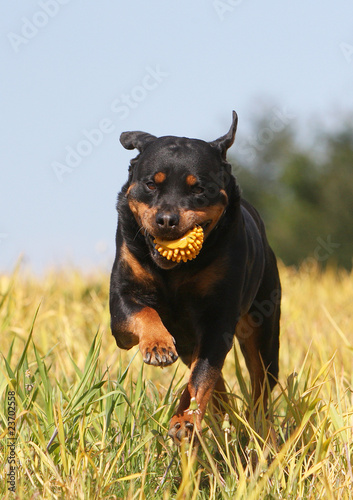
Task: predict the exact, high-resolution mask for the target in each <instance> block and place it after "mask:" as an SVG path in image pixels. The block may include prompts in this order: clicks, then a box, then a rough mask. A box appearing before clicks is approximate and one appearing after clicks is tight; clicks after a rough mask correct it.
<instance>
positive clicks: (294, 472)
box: [0, 267, 353, 500]
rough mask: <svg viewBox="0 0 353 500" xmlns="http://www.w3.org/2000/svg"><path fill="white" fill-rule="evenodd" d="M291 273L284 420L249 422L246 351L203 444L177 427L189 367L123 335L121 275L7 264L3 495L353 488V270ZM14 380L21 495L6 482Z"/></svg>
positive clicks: (232, 366) (335, 494)
mask: <svg viewBox="0 0 353 500" xmlns="http://www.w3.org/2000/svg"><path fill="white" fill-rule="evenodd" d="M280 271H281V278H282V284H283V295H284V298H283V306H282V333H281V351H280V359H281V363H280V384H279V385H278V386H277V387H276V389H275V391H274V393H273V397H272V402H271V405H270V414H271V419H272V423H270V421H269V420H267V419H265V418H264V416H263V415H262V418H259V421H257V422H253V421H251V419H250V422H248V421H247V420H246V417H245V414H246V410H247V408H248V405H249V404H250V401H249V397H248V390H249V382H248V375H247V373H246V371H245V369H244V363H243V360H242V358H241V356H239V362H237V355H236V352H237V351H238V350H237V351H236V350H234V353H230V354H229V356H228V359H227V361H226V366H225V376H226V380H227V382H228V384H229V387H230V389H231V390H232V392H233V393H234V397H233V398H232V400H231V404H230V408H229V419H230V420H229V426H228V423H227V421H226V422H225V423H224V422H223V424H222V422H221V423H217V422H214V421H212V416H211V415H206V419H205V425H204V427H205V430H204V433H203V435H202V437H201V447H200V448H199V450H198V452H197V454H195V453H192V450H191V449H189V450H186V449H181V450H177V449H176V448H175V447H174V446H173V445H172V443H171V441H170V440H169V439H168V438H167V428H168V421H169V419H170V417H171V415H172V412H173V409H174V407H175V404H176V400H177V393H178V392H179V391H180V389H181V387H182V384H183V383H184V381H185V376H186V375H187V370H186V369H185V368H184V367H183V366H182V365H181V364H180V365H179V363H178V362H177V364H176V365H174V366H172V367H169V368H166V369H164V370H163V371H162V370H160V369H156V368H152V367H148V366H144V367H143V366H142V362H141V355H140V354H139V352H137V353H136V350H132V351H129V352H121V351H119V350H118V349H117V348H116V347H115V342H114V339H113V338H112V336H111V334H110V331H109V313H108V302H107V301H108V284H109V277H108V276H107V275H105V274H101V275H96V276H94V277H91V278H88V277H85V276H82V274H80V273H77V272H75V271H70V272H60V273H52V274H48V275H47V276H45V278H43V279H40V280H39V279H36V278H33V277H29V276H27V277H23V276H21V273H20V272H19V271H16V272H14V273H13V274H12V275H11V276H2V277H1V278H0V325H1V353H2V358H1V362H0V397H1V404H0V422H1V431H0V432H1V434H0V438H1V447H0V463H1V464H3V465H2V467H1V470H0V474H1V476H2V481H1V485H0V495H1V498H5V499H6V498H21V499H31V498H33V499H34V498H48V499H52V498H54V499H56V498H58V499H59V498H65V499H69V500H70V499H100V498H111V499H113V498H117V499H130V498H131V499H132V498H134V499H144V498H146V499H148V498H152V497H153V498H154V499H157V498H163V499H164V498H177V499H181V498H183V499H192V498H194V499H204V498H215V499H218V498H220V499H221V498H222V499H223V498H226V499H228V498H229V499H234V498H236V499H242V498H247V499H256V498H266V499H272V498H273V499H279V498H283V499H286V500H287V499H292V498H293V499H294V498H305V499H317V498H328V499H330V498H332V499H335V500H336V499H349V498H352V497H353V491H352V490H353V472H352V461H353V446H352V442H353V371H352V359H353V346H352V344H353V341H352V330H353V318H352V315H353V309H352V303H353V287H352V276H351V275H349V274H348V273H347V272H344V271H334V270H327V271H325V272H323V273H321V272H320V271H319V270H318V269H315V268H311V269H304V268H303V269H301V270H299V271H297V270H294V269H291V268H285V267H281V270H280ZM37 310H38V311H37ZM36 311H37V312H36ZM239 365H240V367H241V368H242V373H243V376H244V378H243V376H242V375H241V371H240V369H239ZM11 390H13V391H15V393H16V460H17V469H16V493H15V494H12V493H10V492H9V491H8V489H7V485H6V479H7V473H8V472H9V463H8V458H9V457H10V451H11V450H10V446H9V441H8V439H7V438H8V434H7V424H8V391H11ZM222 425H223V428H222ZM54 431H55V433H54ZM51 438H53V439H52V440H51ZM48 444H49V446H48ZM47 447H48V449H47Z"/></svg>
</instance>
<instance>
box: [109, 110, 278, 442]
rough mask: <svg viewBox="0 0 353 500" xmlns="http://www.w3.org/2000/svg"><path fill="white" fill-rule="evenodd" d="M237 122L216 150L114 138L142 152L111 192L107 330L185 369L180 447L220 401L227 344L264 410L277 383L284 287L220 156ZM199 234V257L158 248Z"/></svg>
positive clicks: (178, 416) (131, 136) (192, 142)
mask: <svg viewBox="0 0 353 500" xmlns="http://www.w3.org/2000/svg"><path fill="white" fill-rule="evenodd" d="M237 122H238V117H237V114H236V113H235V111H233V119H232V125H231V127H230V129H229V131H228V133H227V134H226V135H224V136H222V137H220V138H219V139H217V140H215V141H212V142H205V141H203V140H199V139H189V138H186V137H174V136H163V137H156V136H154V135H151V134H149V133H145V132H139V131H136V132H124V133H122V134H121V137H120V142H121V144H122V145H123V146H124V148H126V149H137V150H138V151H139V154H138V156H137V157H136V158H134V159H132V160H131V162H130V167H129V176H128V181H127V182H126V184H125V185H124V186H123V188H122V190H121V192H120V194H119V195H118V202H117V211H118V227H117V233H116V257H115V261H114V265H113V269H112V273H111V281H110V313H111V330H112V333H113V335H114V337H115V340H116V343H117V345H118V346H119V347H120V348H122V349H130V348H131V347H133V346H135V345H137V344H138V345H139V349H140V351H141V353H142V357H143V361H144V362H145V363H148V364H151V365H155V366H167V365H170V364H172V363H174V362H175V361H176V359H177V358H178V357H180V358H181V360H182V361H183V362H184V363H185V364H186V365H187V366H188V367H189V368H190V370H191V373H190V378H189V381H188V384H187V386H186V388H185V390H184V392H183V394H182V396H181V398H180V403H179V405H178V407H177V410H176V413H175V415H174V416H173V417H172V419H171V422H170V430H169V435H170V436H171V437H172V438H173V440H174V441H175V443H177V444H179V443H180V441H181V439H182V438H183V437H186V438H190V436H191V434H192V432H193V426H194V423H196V426H197V428H198V429H201V421H202V418H203V416H204V414H205V411H206V406H207V403H208V402H209V401H210V400H212V401H213V403H214V405H215V407H216V409H217V401H218V403H219V399H220V398H221V399H223V401H225V402H227V395H226V392H227V391H226V387H225V382H224V380H223V377H222V367H223V364H224V361H225V358H226V356H227V353H228V352H229V350H230V349H231V347H232V344H233V340H234V337H236V338H237V339H238V341H239V344H240V348H241V351H242V353H243V355H244V357H245V362H246V366H247V368H248V371H249V373H250V379H251V387H252V396H253V400H254V404H255V406H256V403H257V406H259V402H260V401H261V400H262V401H264V406H266V401H267V397H268V389H269V390H272V388H273V387H274V386H275V384H276V381H277V377H278V352H279V319H280V301H281V285H280V279H279V274H278V269H277V262H276V257H275V255H274V253H273V251H272V249H271V248H270V246H269V244H268V241H267V238H266V234H265V228H264V224H263V222H262V219H261V218H260V216H259V214H258V212H257V211H256V210H255V208H253V206H252V205H251V204H250V203H248V202H247V201H245V200H244V199H243V198H242V196H241V192H240V188H239V186H238V184H237V181H236V179H235V177H234V176H233V175H232V173H231V166H230V164H229V163H228V162H227V159H226V153H227V150H228V149H229V147H230V146H231V145H232V144H233V142H234V138H235V132H236V129H237ZM195 227H197V228H200V227H201V228H202V232H203V237H204V240H203V243H202V247H201V250H200V251H199V253H198V255H197V256H195V258H190V259H184V260H180V261H178V260H173V259H170V258H167V257H166V255H163V253H160V252H159V251H158V250H157V246H156V241H155V240H156V239H157V240H159V241H160V240H163V241H164V242H166V244H168V242H175V241H178V240H180V238H183V237H184V236H185V235H186V234H187V233H188V232H190V230H192V229H193V228H195ZM218 406H219V405H218ZM220 406H222V404H221V405H220Z"/></svg>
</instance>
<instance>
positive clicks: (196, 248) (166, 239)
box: [145, 220, 212, 269]
mask: <svg viewBox="0 0 353 500" xmlns="http://www.w3.org/2000/svg"><path fill="white" fill-rule="evenodd" d="M211 223H212V221H211V220H207V221H205V222H203V223H202V224H196V225H195V226H194V227H193V228H189V229H188V230H187V231H185V232H184V233H182V234H181V235H180V236H179V237H178V238H176V237H175V235H170V236H163V239H162V238H158V235H156V236H154V235H152V234H150V233H148V232H147V231H146V232H145V239H146V241H147V245H148V247H149V251H150V254H151V257H152V258H153V260H154V261H155V263H156V264H157V265H158V266H159V267H161V268H162V269H172V268H174V267H176V266H178V265H180V264H182V263H183V262H187V261H188V260H193V259H194V258H196V256H197V255H198V253H199V252H200V250H201V247H202V243H203V239H204V234H206V231H207V229H208V227H209V226H210V225H211ZM186 241H187V242H188V243H189V245H190V246H189V245H188V246H186V247H185V245H186ZM179 242H180V244H179ZM161 246H163V249H162V248H161ZM179 246H181V248H182V249H181V250H179V249H178V248H177V247H179ZM171 248H172V249H173V250H171Z"/></svg>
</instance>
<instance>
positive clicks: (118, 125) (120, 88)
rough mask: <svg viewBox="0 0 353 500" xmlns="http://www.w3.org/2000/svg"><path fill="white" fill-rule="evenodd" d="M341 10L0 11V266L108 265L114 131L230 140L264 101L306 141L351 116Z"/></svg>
mask: <svg viewBox="0 0 353 500" xmlns="http://www.w3.org/2000/svg"><path fill="white" fill-rule="evenodd" d="M352 19H353V4H352V2H351V1H348V0H346V1H337V2H335V3H333V2H332V1H328V0H322V1H320V2H313V1H311V2H310V1H309V2H283V0H282V1H280V0H269V1H267V2H263V1H260V0H224V1H222V0H219V1H213V0H207V1H201V0H195V1H187V0H179V1H178V2H170V1H165V0H164V1H162V0H160V1H157V0H150V1H148V2H146V1H142V0H136V1H130V2H127V1H126V2H122V1H113V0H110V1H108V0H101V1H99V2H98V1H95V2H93V1H92V0H90V1H87V0H86V1H85V2H84V1H83V0H42V1H40V0H36V1H31V0H27V1H26V2H2V3H1V6H0V29H1V38H0V48H1V53H0V62H1V68H2V74H1V76H2V78H1V81H0V99H1V136H0V137H1V151H2V164H1V178H0V179H1V181H0V190H1V191H0V209H1V215H0V270H1V271H5V272H9V271H11V269H12V268H13V266H14V264H15V263H16V261H17V259H18V258H19V256H20V255H21V254H22V255H24V258H25V262H26V264H27V265H28V266H29V267H30V268H31V269H34V270H35V271H41V270H44V269H46V268H48V267H52V266H64V265H66V264H70V265H77V266H79V267H80V268H82V269H84V270H87V271H89V270H91V269H93V268H97V267H104V268H105V269H109V268H110V266H111V264H112V260H113V257H114V245H115V243H114V239H115V229H116V219H117V216H116V211H115V201H116V195H117V193H118V191H119V189H120V187H121V185H122V184H123V183H124V182H125V180H126V178H127V168H128V163H129V160H130V158H131V157H132V156H133V154H134V153H133V152H131V151H126V150H124V149H123V148H122V146H121V145H120V143H119V141H118V138H119V135H120V133H121V132H122V131H125V130H145V131H148V132H151V133H153V134H155V135H167V134H168V135H169V134H174V135H183V136H189V137H197V138H201V139H205V140H213V139H216V138H217V137H219V136H220V135H223V134H224V133H225V132H226V131H227V130H228V128H229V125H230V122H231V110H232V109H235V110H236V111H237V112H238V115H239V125H238V136H237V140H236V143H235V144H234V146H233V148H232V150H231V151H232V152H234V153H237V141H239V142H238V144H244V143H245V144H246V141H247V140H248V137H249V136H250V134H251V123H252V122H253V120H254V117H256V116H258V115H259V113H260V114H261V110H262V109H263V106H264V104H265V103H268V104H269V109H270V116H269V121H271V120H272V121H273V120H275V117H276V116H277V117H278V116H282V120H284V121H287V122H290V124H291V125H292V126H293V127H294V128H295V129H296V130H297V131H298V134H299V136H301V137H303V138H305V137H306V135H307V134H309V135H310V132H311V130H312V123H313V120H314V121H315V123H319V124H320V126H323V127H327V128H335V127H339V124H340V120H341V119H342V116H344V115H345V114H349V113H350V112H353V23H352Z"/></svg>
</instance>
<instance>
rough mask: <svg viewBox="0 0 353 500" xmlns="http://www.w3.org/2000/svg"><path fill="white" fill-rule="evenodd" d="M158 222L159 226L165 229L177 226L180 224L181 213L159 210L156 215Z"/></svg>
mask: <svg viewBox="0 0 353 500" xmlns="http://www.w3.org/2000/svg"><path fill="white" fill-rule="evenodd" d="M156 222H157V224H158V226H160V227H163V228H164V229H166V228H170V227H175V226H177V225H178V224H179V215H178V214H176V213H165V212H159V213H158V214H157V215H156Z"/></svg>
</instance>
